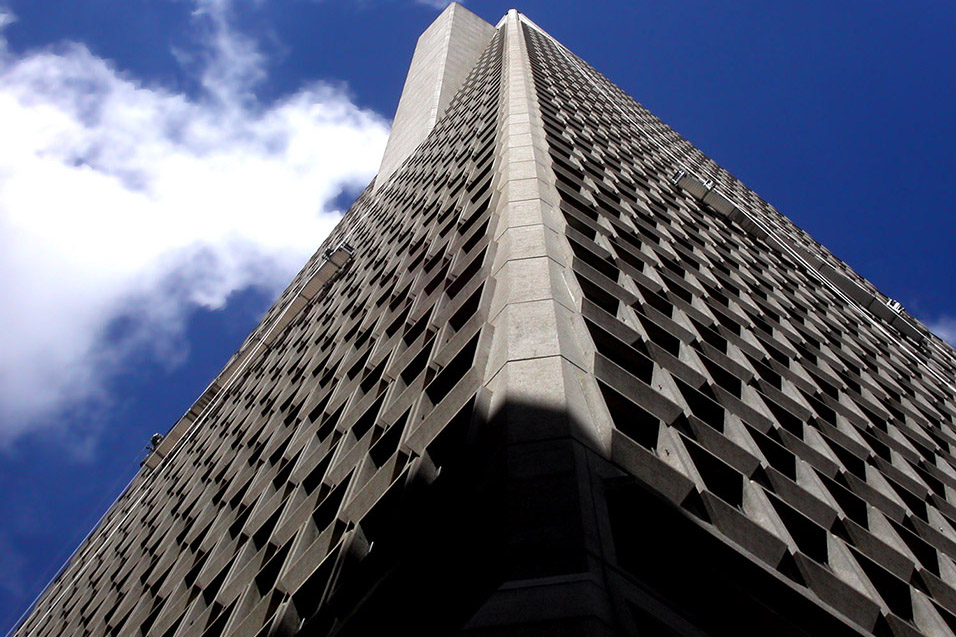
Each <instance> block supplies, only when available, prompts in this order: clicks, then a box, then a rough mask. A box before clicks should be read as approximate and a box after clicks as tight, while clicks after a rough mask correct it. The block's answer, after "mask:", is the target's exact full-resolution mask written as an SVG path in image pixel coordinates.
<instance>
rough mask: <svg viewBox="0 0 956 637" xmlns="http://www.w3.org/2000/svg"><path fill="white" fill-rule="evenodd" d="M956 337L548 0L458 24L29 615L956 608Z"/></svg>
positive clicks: (149, 622) (797, 617) (251, 620)
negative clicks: (638, 89) (627, 86)
mask: <svg viewBox="0 0 956 637" xmlns="http://www.w3.org/2000/svg"><path fill="white" fill-rule="evenodd" d="M954 371H956V357H954V353H953V351H952V349H950V348H949V347H948V346H946V345H945V344H944V343H942V342H941V341H939V339H937V338H936V337H934V336H932V335H931V334H930V333H928V332H927V331H926V330H925V328H923V327H922V326H921V325H920V324H919V323H918V322H917V321H915V320H914V319H912V318H911V317H910V316H909V315H908V314H906V312H905V311H904V310H903V309H902V308H901V307H900V306H899V304H897V303H895V302H893V301H892V300H890V299H888V298H886V297H885V296H883V295H882V294H880V293H879V292H878V291H877V290H876V289H875V288H874V287H873V286H872V285H870V284H869V283H867V282H866V281H865V280H863V279H862V278H860V277H859V276H857V275H856V274H855V273H853V272H852V271H851V270H850V269H849V268H848V267H847V266H846V265H845V264H843V263H842V262H840V261H839V260H837V259H836V258H835V257H833V256H832V255H831V254H829V253H828V252H827V251H826V250H825V249H824V248H822V247H821V246H820V245H818V244H817V243H815V242H814V241H813V240H812V239H811V238H810V237H808V236H807V235H806V234H805V233H803V232H801V231H800V230H799V229H797V228H796V227H794V226H793V225H792V224H791V223H790V222H789V221H788V220H787V219H786V218H785V217H783V216H782V215H780V214H779V213H778V212H776V211H775V210H774V209H773V208H772V207H771V206H770V205H769V204H767V203H766V202H764V201H763V200H761V199H760V198H759V197H757V195H755V194H754V193H753V192H751V191H750V190H748V189H747V188H746V187H745V186H744V185H743V184H741V183H740V182H739V181H737V180H735V179H734V178H733V177H732V176H731V175H729V174H728V173H726V171H723V170H722V169H721V168H720V167H718V166H717V165H716V164H714V163H713V162H712V161H711V160H709V159H708V158H706V157H705V156H703V155H702V154H701V153H700V152H699V151H698V150H697V149H695V148H694V147H693V146H692V145H691V144H689V143H688V142H687V141H686V140H684V139H682V138H681V137H680V136H678V135H677V134H676V133H675V132H673V131H672V130H670V129H669V128H668V127H667V126H665V125H664V124H663V123H661V122H660V121H659V120H658V119H656V118H655V117H654V116H653V115H651V114H650V113H649V112H648V111H647V110H645V109H644V108H642V107H641V106H640V105H638V104H637V103H636V102H634V101H633V100H632V99H631V98H629V97H628V96H626V95H625V94H623V93H622V92H621V91H620V90H619V89H617V88H616V87H615V86H614V85H612V84H611V83H610V82H608V81H607V80H606V79H605V78H603V77H602V76H601V75H600V74H598V73H597V72H596V71H595V70H594V69H592V68H590V67H589V66H588V65H587V64H586V63H584V62H583V61H582V60H580V59H578V58H577V57H575V56H574V55H573V54H572V53H570V52H569V51H568V50H566V49H565V48H564V47H562V46H561V45H560V44H558V43H557V42H555V41H554V40H553V39H552V38H551V37H550V36H548V35H547V34H546V33H544V32H543V31H542V30H541V29H539V28H538V27H536V26H535V25H534V24H533V23H531V22H530V21H529V20H527V19H526V18H525V17H523V16H520V15H519V14H517V13H516V12H510V13H509V14H508V15H507V16H505V17H504V18H503V19H502V21H501V22H500V23H499V24H498V25H497V27H493V26H491V25H489V24H487V23H485V22H483V21H482V20H480V19H479V18H477V17H476V16H474V15H473V14H470V13H469V12H467V11H466V10H465V9H463V8H461V7H460V6H457V5H451V6H450V7H449V8H448V9H446V11H445V12H444V13H443V14H442V15H441V16H440V17H439V18H438V20H437V21H436V22H435V23H434V24H433V25H432V26H431V27H429V29H428V30H427V31H426V32H425V33H424V34H423V35H422V38H421V39H420V40H419V44H418V47H417V48H416V53H415V56H414V59H413V61H412V65H411V68H410V70H409V75H408V78H407V80H406V85H405V89H404V91H403V94H402V98H401V101H400V103H399V108H398V112H397V113H396V118H395V126H394V130H393V132H392V137H391V139H390V140H389V145H388V148H387V150H386V153H385V157H384V158H383V161H382V167H381V170H380V172H379V175H378V177H377V178H376V179H375V181H374V182H373V184H371V185H370V186H369V188H367V189H366V191H365V192H364V193H363V194H362V195H361V196H360V197H359V199H358V200H357V201H356V203H355V204H354V205H353V206H352V208H351V209H350V210H349V212H348V213H347V214H346V216H345V218H344V219H343V220H342V222H341V224H340V225H339V226H338V228H337V229H336V230H335V231H334V232H333V233H332V235H331V236H330V237H329V238H328V240H327V241H326V242H325V244H324V245H323V246H322V247H321V248H320V249H319V251H318V252H317V253H316V255H315V256H314V257H313V259H311V260H310V262H309V263H307V264H306V266H305V267H304V268H303V270H302V271H301V272H300V273H299V275H297V277H296V278H295V280H293V282H292V284H291V285H290V286H289V288H288V289H287V290H286V291H285V292H284V293H283V295H282V296H281V297H280V298H279V300H278V301H277V302H276V304H275V305H274V307H273V308H272V309H271V310H270V311H269V313H267V315H266V316H265V318H264V319H263V321H262V323H261V324H260V326H259V327H258V328H257V329H256V330H255V331H254V332H253V334H251V335H250V336H249V338H248V339H247V341H246V342H245V343H244V344H243V346H242V347H241V348H240V349H239V351H238V352H237V353H236V354H235V356H233V358H232V359H231V360H230V361H229V362H228V363H227V365H226V367H225V369H224V370H223V371H222V372H221V373H220V374H219V376H218V377H217V378H216V379H214V380H213V382H212V383H211V384H210V385H209V387H208V389H207V390H206V391H205V392H204V393H203V395H202V396H201V397H200V398H199V400H197V402H196V403H195V404H194V405H193V406H192V407H191V408H190V409H189V410H188V411H187V413H186V414H185V415H184V416H183V418H182V419H181V420H180V421H179V422H178V423H177V424H176V425H175V426H174V427H173V428H172V429H171V430H170V431H169V432H168V434H167V435H166V436H165V438H164V439H163V440H162V441H158V444H157V445H156V449H155V451H154V452H153V453H151V454H150V456H149V457H148V458H147V459H146V461H145V463H144V468H143V470H142V472H141V473H140V475H139V476H138V477H137V478H136V480H135V481H134V482H133V483H132V485H131V486H130V488H129V489H128V490H127V491H126V493H124V494H123V496H121V498H120V499H119V500H118V501H117V503H116V504H115V505H114V506H113V508H112V509H111V510H110V511H109V512H108V513H107V515H106V516H105V517H104V519H103V521H102V522H101V524H100V525H99V527H98V528H97V529H96V530H95V531H94V532H93V533H92V534H91V536H90V537H89V538H88V539H87V541H86V542H85V543H84V545H83V546H81V547H80V549H79V550H78V551H77V553H76V555H75V556H74V558H73V560H72V561H71V563H70V564H69V565H68V566H67V567H66V568H65V569H64V571H63V572H62V573H61V574H60V576H59V577H58V579H57V580H56V581H55V582H54V583H53V584H52V585H51V587H50V588H49V590H48V591H47V592H46V593H45V595H44V596H43V597H42V598H41V599H40V600H39V601H38V603H37V605H36V608H35V609H34V610H33V612H32V613H31V615H30V616H29V617H28V618H27V619H26V620H25V622H24V623H23V625H22V626H21V628H20V630H21V632H22V633H23V634H51V635H54V634H56V635H59V634H83V633H84V632H88V633H91V634H118V635H132V634H155V635H201V634H208V635H213V634H221V633H224V634H248V635H286V634H296V633H302V634H336V635H366V634H382V633H388V632H396V631H399V630H401V631H402V632H407V631H414V632H418V633H426V634H447V633H454V632H463V633H470V634H476V635H483V634H488V635H491V634H495V635H498V634H521V635H527V634H548V635H551V634H640V635H659V634H688V635H703V634H795V635H799V634H811V633H823V634H867V633H876V634H886V635H895V634H903V635H909V634H920V633H922V634H928V635H940V634H950V633H952V631H953V630H954V627H956V563H954V561H953V560H954V558H956V531H954V526H956V457H954V455H953V451H954V447H953V446H952V445H956V437H954V430H953V426H954V418H956V390H954V387H953V380H952V379H953V378H954Z"/></svg>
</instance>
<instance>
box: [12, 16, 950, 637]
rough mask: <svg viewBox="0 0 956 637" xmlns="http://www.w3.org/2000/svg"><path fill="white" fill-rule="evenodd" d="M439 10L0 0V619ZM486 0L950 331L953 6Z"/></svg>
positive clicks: (300, 240)
mask: <svg viewBox="0 0 956 637" xmlns="http://www.w3.org/2000/svg"><path fill="white" fill-rule="evenodd" d="M443 4H444V3H442V2H431V1H427V2H425V1H419V2H416V1H415V0H87V1H85V2H75V0H0V303H2V304H3V306H2V311H0V354H2V356H0V484H2V485H3V488H2V489H0V629H4V630H5V629H7V628H8V627H9V626H11V625H12V623H13V622H14V621H15V619H16V617H17V616H18V615H19V614H20V612H22V610H23V609H24V608H25V607H26V605H27V604H28V603H29V602H30V600H31V599H32V598H33V597H34V596H35V595H36V594H37V593H38V592H39V591H40V590H42V588H43V586H44V585H45V583H46V582H47V580H48V579H49V578H50V577H51V576H52V575H53V574H54V573H55V572H56V569H57V568H58V567H59V565H60V564H61V563H62V561H63V560H64V559H66V558H67V556H68V555H69V554H70V552H71V551H72V549H73V548H74V547H75V546H76V544H77V543H78V542H79V541H80V540H81V539H82V537H83V536H84V535H85V533H86V532H87V530H89V528H90V527H91V526H92V525H93V524H94V523H95V522H96V520H97V519H98V518H99V516H100V515H101V514H102V513H103V511H104V510H105V508H106V507H107V506H108V505H109V504H110V502H111V501H112V499H113V498H114V497H115V496H116V495H117V494H118V493H119V491H120V490H121V489H122V487H123V485H125V483H126V482H127V480H129V478H130V477H131V476H132V475H133V473H134V472H135V470H136V467H137V462H138V460H139V459H140V458H141V456H142V449H143V446H144V445H145V443H146V442H147V441H148V439H149V436H150V435H151V434H152V433H153V432H156V431H160V432H163V431H166V430H167V429H168V428H169V426H170V425H171V424H172V423H173V422H174V421H175V420H176V419H177V418H178V417H179V416H180V415H181V414H182V413H183V412H184V411H185V410H186V409H187V408H188V407H189V405H190V403H191V402H192V400H193V399H194V398H195V397H196V396H197V395H198V394H199V393H200V392H201V391H202V389H203V388H204V387H205V385H206V383H208V381H209V380H210V379H211V378H212V377H213V376H214V375H215V374H216V372H218V370H219V369H220V367H221V365H222V364H223V363H224V362H225V360H226V359H227V358H228V356H229V355H230V354H231V353H232V352H233V351H234V350H235V348H236V347H237V346H238V344H239V343H240V342H241V340H242V339H243V338H244V336H245V335H246V334H247V333H248V332H249V331H250V330H251V329H252V327H253V326H254V325H255V323H256V322H257V320H258V318H259V316H260V315H261V313H262V312H263V311H264V310H265V308H266V307H267V306H268V304H269V303H270V301H271V299H272V298H274V296H275V295H276V294H277V293H278V291H279V290H281V288H282V287H283V286H284V285H285V283H286V282H288V281H289V280H290V279H291V277H292V275H293V274H294V272H295V271H296V270H297V268H298V266H299V265H300V264H301V263H302V262H304V260H305V259H306V258H307V256H308V255H309V254H311V252H312V251H313V250H314V249H315V247H316V246H317V245H318V244H319V243H320V242H321V240H322V238H323V237H324V236H325V234H326V233H327V232H328V230H329V229H330V228H331V227H332V225H333V224H334V223H335V220H336V219H337V218H338V216H339V214H340V213H341V211H342V210H343V209H344V207H346V206H347V205H348V203H349V202H350V201H351V199H352V198H353V197H354V196H355V194H356V193H357V192H358V191H359V190H360V189H361V188H362V187H363V186H364V185H365V184H366V183H367V182H368V181H369V179H370V178H371V177H372V176H373V175H374V173H375V171H376V169H377V167H378V162H379V160H380V158H381V152H382V150H383V148H384V142H385V139H386V137H387V131H388V126H389V120H390V118H391V116H392V114H393V112H394V108H395V105H396V104H397V102H398V97H399V93H400V91H401V86H402V83H403V81H404V74H405V70H406V68H407V65H408V62H409V60H410V57H411V52H412V49H413V47H414V43H415V40H416V38H417V37H418V34H419V33H420V32H421V31H422V30H423V29H424V28H425V27H426V26H427V25H428V23H429V22H430V21H431V20H432V19H434V17H435V16H436V15H437V13H438V11H439V9H440V7H441V6H442V5H443ZM466 6H468V7H469V8H470V9H471V10H473V11H475V12H476V13H478V14H479V15H481V16H482V17H483V18H485V19H486V20H488V21H490V22H492V23H494V22H496V21H497V20H498V18H499V17H500V16H501V15H502V14H504V13H505V11H507V9H509V8H510V7H511V6H512V5H511V3H509V2H498V1H491V0H489V1H484V2H482V1H479V0H471V1H470V2H468V3H467V4H466ZM514 6H517V8H518V9H519V10H521V11H524V12H525V13H526V14H527V15H528V16H529V17H530V18H531V19H532V20H534V21H535V22H536V23H537V24H539V25H541V26H542V27H543V28H545V29H546V30H548V31H549V32H550V33H551V34H552V35H554V36H555V37H557V38H558V39H559V40H561V41H562V42H563V43H564V44H565V45H567V46H568V47H569V48H570V49H571V50H573V51H574V52H575V53H577V54H578V55H580V56H582V57H583V58H584V59H585V60H587V61H588V62H590V63H591V64H592V65H593V66H594V67H596V68H597V69H598V70H600V71H601V72H603V73H604V74H605V75H607V76H608V77H610V78H611V79H612V80H613V81H615V82H616V83H617V84H618V85H620V86H621V87H622V88H623V89H624V90H626V91H627V92H628V93H630V94H631V95H632V96H634V97H635V98H636V99H638V100H639V101H640V102H642V103H643V104H644V105H645V106H647V107H649V108H650V109H651V110H652V111H653V112H654V113H655V114H657V115H658V116H659V117H661V118H662V119H663V120H664V121H665V122H667V123H669V124H670V125H671V126H673V127H674V128H675V129H676V130H677V131H678V132H680V133H681V134H683V135H684V136H685V137H687V138H689V139H690V140H691V141H692V142H694V143H695V144H696V145H697V146H698V147H700V148H701V149H702V150H704V152H706V153H708V154H709V155H710V156H712V157H713V158H714V159H715V160H717V161H718V163H720V164H721V165H723V166H724V167H725V168H727V169H728V170H730V171H731V172H732V173H733V174H735V175H736V176H737V177H739V178H740V179H742V180H743V181H744V182H745V183H746V184H748V185H749V186H750V187H751V188H753V189H754V190H756V191H757V192H758V193H759V194H760V195H762V196H763V197H764V198H765V199H767V200H768V201H770V202H771V203H773V204H774V205H775V206H776V207H777V208H778V209H779V210H780V211H781V212H783V213H784V214H786V215H788V216H789V217H790V218H791V219H793V220H794V221H795V222H796V223H797V224H798V225H800V226H801V227H803V228H804V229H806V230H807V231H808V232H810V234H811V235H813V236H814V237H815V238H816V239H817V240H819V241H821V242H822V243H823V244H824V245H826V246H827V247H829V248H830V249H831V250H832V251H833V252H834V253H835V254H836V255H837V256H839V257H841V258H843V259H844V260H846V261H847V262H848V263H849V264H850V265H851V266H852V267H853V268H854V269H856V270H857V271H858V272H859V273H861V274H862V275H864V276H866V277H867V278H869V279H870V280H871V281H873V282H874V283H875V284H876V285H877V287H879V288H880V289H881V290H882V291H883V292H885V293H886V294H888V295H890V296H891V297H894V298H896V299H898V300H899V301H900V302H902V303H903V304H904V305H905V306H906V307H907V308H908V309H909V310H910V311H911V312H912V313H913V314H915V315H916V316H917V317H918V318H920V319H921V320H923V321H924V322H926V323H927V324H928V325H930V326H931V327H932V328H933V329H935V330H936V331H937V333H938V334H940V335H941V336H944V337H946V338H948V339H949V340H950V341H951V342H953V341H956V298H954V294H953V293H954V291H956V285H954V280H953V274H954V272H956V254H954V250H953V246H954V245H956V219H954V215H953V214H952V208H953V203H952V194H951V192H952V184H953V175H954V174H956V160H954V154H953V148H954V146H956V117H954V115H956V64H954V61H956V42H954V38H953V37H952V34H953V33H956V5H953V3H952V2H943V1H933V0H922V1H920V2H902V1H900V2H888V1H887V2H873V1H872V0H869V1H862V0H861V1H850V0H839V1H836V2H799V3H798V2H774V3H767V2H757V1H750V2H726V3H724V2H704V1H682V0H674V1H671V2H667V3H651V2H626V3H625V2H606V1H605V2H602V1H596V2H592V3H590V4H589V5H588V8H587V9H586V10H585V9H583V5H582V4H581V3H580V2H565V1H554V0H552V1H548V2H544V1H527V2H520V3H517V4H516V5H514Z"/></svg>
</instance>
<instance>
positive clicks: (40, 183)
mask: <svg viewBox="0 0 956 637" xmlns="http://www.w3.org/2000/svg"><path fill="white" fill-rule="evenodd" d="M196 6H197V12H196V20H197V22H198V24H199V25H200V26H202V27H203V33H205V36H204V44H205V46H206V48H205V51H206V55H205V57H204V58H203V60H204V61H203V63H202V68H201V80H202V85H203V87H204V93H203V95H202V96H201V97H198V98H191V97H189V96H187V95H184V94H180V93H176V92H173V91H170V90H167V89H164V88H162V87H157V86H150V85H146V84H143V83H141V82H139V81H137V80H136V79H135V78H132V77H129V76H126V75H124V74H122V73H119V72H117V70H116V69H115V68H114V67H113V66H112V65H111V64H110V63H109V62H108V61H106V60H104V59H101V58H98V57H96V56H95V55H93V54H92V53H91V52H90V51H89V50H88V49H87V48H86V47H85V46H83V45H82V44H76V43H71V44H66V45H62V46H60V47H58V48H57V49H56V50H42V51H35V52H30V53H27V54H24V55H19V56H18V55H14V54H12V53H10V52H9V51H7V49H6V46H5V42H4V41H3V38H2V32H0V138H2V140H3V142H2V144H0V294H2V299H3V300H2V304H3V307H2V308H0V352H2V356H0V443H3V442H9V441H10V440H12V439H14V438H15V437H16V436H17V435H18V434H20V433H22V432H24V431H28V430H32V429H35V428H36V427H38V426H42V425H43V424H44V423H48V422H49V421H51V419H53V417H55V416H56V415H57V414H59V413H62V412H63V411H64V410H71V409H75V408H76V407H77V406H78V405H84V404H96V403H97V402H98V401H102V400H103V399H105V398H106V395H105V394H104V389H103V388H104V387H105V386H106V380H108V379H109V378H110V377H111V375H113V374H115V373H116V372H117V371H118V370H119V369H121V366H122V364H123V362H124V360H128V355H129V353H130V352H131V351H133V350H136V349H137V348H142V347H144V346H148V347H149V349H150V350H151V351H152V352H153V354H154V355H155V356H157V357H159V358H161V359H163V360H166V361H169V360H173V358H171V357H175V356H176V351H177V349H178V345H179V344H180V343H179V341H177V338H181V335H182V327H183V325H184V320H185V318H186V317H187V316H188V315H189V313H190V312H191V311H193V310H194V309H195V308H196V307H209V308H216V307H220V306H222V304H223V303H224V302H225V300H226V299H227V297H228V296H229V294H230V293H232V292H235V291H238V290H241V289H245V288H248V287H250V286H258V287H260V288H264V289H268V290H270V291H277V290H279V289H281V287H282V286H284V285H285V284H286V283H288V281H289V280H290V278H291V276H292V274H293V273H294V272H295V271H296V269H297V268H298V267H299V266H301V264H302V263H303V262H304V261H305V259H306V258H307V257H308V256H309V255H310V254H311V253H312V252H313V251H314V250H315V249H316V248H317V246H318V245H319V243H320V242H321V240H322V239H323V238H324V237H325V236H326V235H327V233H328V232H329V230H330V229H331V228H332V227H333V226H334V224H335V222H336V221H337V219H338V214H337V212H336V211H334V210H332V209H331V206H332V203H331V202H332V201H333V200H334V199H335V197H336V196H337V195H339V194H340V193H341V192H342V190H343V189H350V190H354V189H358V188H361V187H362V186H364V185H365V184H366V183H367V182H368V181H369V180H370V179H371V178H372V176H373V175H374V173H375V170H376V169H377V167H378V162H379V160H380V158H381V154H382V151H383V149H384V144H385V141H386V138H387V123H386V122H385V121H384V120H383V119H382V118H380V117H378V116H377V115H375V114H374V113H370V112H367V111H363V110H360V109H358V108H357V107H356V106H355V105H354V104H352V103H351V102H350V101H349V99H348V97H347V95H345V94H344V93H343V92H342V91H341V90H340V89H336V88H333V87H331V86H328V85H324V84H322V83H313V84H311V85H308V86H305V87H303V88H302V89H301V90H300V91H299V92H298V93H296V94H294V95H292V96H289V97H287V98H285V99H283V100H281V101H278V102H276V103H273V104H259V103H257V102H256V101H255V98H254V95H253V89H254V87H255V86H256V84H257V83H258V82H260V81H262V79H263V78H264V73H265V71H264V60H263V56H262V55H261V54H260V52H259V50H258V49H257V48H256V45H255V42H254V41H252V40H250V39H248V38H246V37H245V36H243V35H241V34H239V33H236V32H235V31H234V30H233V29H231V28H230V22H229V10H230V7H229V3H228V2H226V1H224V0H197V3H196ZM12 20H13V16H12V15H11V14H10V13H9V12H8V11H4V10H3V9H2V7H0V29H2V27H3V25H6V24H9V23H10V22H11V21H12ZM119 320H123V321H124V324H128V325H129V326H132V328H131V329H127V330H125V331H124V334H125V335H124V337H123V338H121V339H118V340H117V339H116V338H115V337H111V338H106V335H107V331H108V330H109V329H110V327H111V326H114V325H115V324H116V322H117V321H119ZM180 356H181V352H180Z"/></svg>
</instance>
